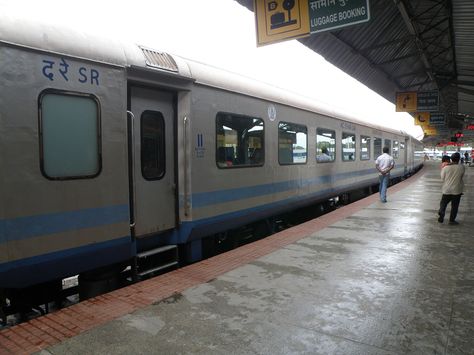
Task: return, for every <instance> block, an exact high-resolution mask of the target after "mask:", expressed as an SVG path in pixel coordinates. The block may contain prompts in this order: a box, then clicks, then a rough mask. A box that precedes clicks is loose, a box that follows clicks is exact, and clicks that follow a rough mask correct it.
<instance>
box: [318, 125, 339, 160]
mask: <svg viewBox="0 0 474 355" xmlns="http://www.w3.org/2000/svg"><path fill="white" fill-rule="evenodd" d="M334 159H336V132H335V131H332V130H330V129H325V128H318V129H317V130H316V161H317V162H318V163H326V162H332V161H334Z"/></svg>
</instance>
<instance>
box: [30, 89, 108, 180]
mask: <svg viewBox="0 0 474 355" xmlns="http://www.w3.org/2000/svg"><path fill="white" fill-rule="evenodd" d="M39 120H40V123H39V135H40V154H41V156H40V159H41V162H40V165H41V171H42V173H43V175H44V176H45V177H47V178H48V179H52V180H66V179H84V178H91V177H94V176H97V175H98V174H99V173H100V169H101V142H100V109H99V102H98V100H97V99H96V98H95V96H93V95H86V94H79V93H71V92H62V91H59V90H51V89H47V90H45V91H43V92H42V93H41V94H40V96H39Z"/></svg>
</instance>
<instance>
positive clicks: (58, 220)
mask: <svg viewBox="0 0 474 355" xmlns="http://www.w3.org/2000/svg"><path fill="white" fill-rule="evenodd" d="M1 17H2V18H1V20H0V63H1V65H0V82H1V85H0V133H1V137H0V177H1V179H0V180H1V184H0V195H1V199H0V304H1V303H2V302H3V303H4V305H5V303H6V302H7V301H6V300H7V299H8V302H10V303H11V302H14V301H15V295H17V294H18V292H17V291H18V289H23V288H26V287H32V286H35V285H36V286H35V287H40V286H38V285H41V284H48V285H49V286H48V287H51V285H52V284H55V283H59V285H60V281H61V280H62V279H64V278H67V277H70V276H72V275H80V276H79V280H81V276H83V278H84V280H88V279H89V280H90V279H91V278H92V279H93V278H94V275H96V276H97V275H100V274H101V273H104V272H105V271H107V272H109V271H110V270H123V269H124V268H126V267H129V269H130V268H131V269H132V271H133V272H134V274H139V273H140V272H141V270H140V268H141V267H143V268H144V269H145V268H146V267H145V266H144V265H145V264H147V263H149V264H150V265H148V266H149V267H148V269H149V270H151V271H153V270H155V271H156V269H157V268H156V267H155V265H154V264H155V262H153V256H157V255H161V253H163V252H164V251H166V250H173V253H174V250H175V248H176V246H180V248H179V249H180V255H181V256H182V260H183V258H184V260H185V261H186V262H193V261H196V260H199V259H201V258H202V247H203V240H204V239H203V238H204V237H207V236H210V235H215V234H216V233H220V232H224V231H226V230H229V229H232V228H236V227H240V226H243V225H249V224H251V223H253V222H255V221H260V220H265V219H268V218H269V217H271V216H275V215H277V214H279V213H283V212H286V211H288V210H292V209H296V208H300V207H303V206H307V205H310V204H314V203H317V202H321V201H324V200H327V199H329V198H332V197H335V196H339V195H341V194H344V193H348V192H350V191H352V190H356V189H361V188H367V187H370V186H372V185H376V184H377V183H378V176H377V173H376V171H375V168H374V160H375V158H376V157H377V156H378V155H379V154H381V151H382V147H383V146H388V147H390V151H391V153H392V155H393V156H394V158H395V162H396V167H395V169H394V171H393V173H392V178H393V179H399V178H402V177H404V176H406V175H408V174H411V173H413V172H414V171H416V170H417V169H418V168H419V167H420V166H421V164H422V161H421V159H420V158H415V157H414V151H415V150H420V149H422V148H421V143H420V142H418V141H416V140H415V139H414V138H412V137H411V136H409V135H407V134H405V133H403V132H400V131H395V130H391V129H386V128H383V127H380V126H374V125H368V124H367V123H363V122H361V121H358V120H356V119H354V118H352V117H348V116H345V115H343V114H340V113H338V112H336V111H334V110H333V109H331V108H329V107H326V106H323V105H320V104H317V103H314V102H313V101H311V100H309V99H306V98H302V97H299V96H296V95H294V94H292V93H288V92H285V91H283V90H280V89H277V88H275V87H273V86H270V85H265V84H263V83H260V82H256V81H253V80H249V79H247V78H243V77H241V76H238V75H235V74H232V73H228V72H225V71H222V70H219V69H216V68H213V67H210V66H206V65H204V64H201V63H197V62H194V61H190V60H185V59H183V58H180V57H177V56H172V55H170V54H167V53H163V52H159V51H156V50H153V49H150V48H145V47H142V46H139V45H133V44H123V43H120V42H118V41H113V40H109V39H106V40H104V39H99V38H95V37H92V36H87V35H85V34H83V33H80V32H74V31H72V30H68V29H66V28H60V29H59V28H54V27H52V26H51V25H47V24H41V23H25V21H23V20H21V19H14V18H11V17H8V16H5V15H2V16H1ZM323 152H326V154H323ZM157 258H158V259H159V257H157ZM144 260H145V261H144ZM104 270H105V271H104ZM91 275H92V276H91ZM79 286H80V285H79ZM40 289H41V288H40Z"/></svg>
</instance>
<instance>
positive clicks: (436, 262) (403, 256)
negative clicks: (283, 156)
mask: <svg viewBox="0 0 474 355" xmlns="http://www.w3.org/2000/svg"><path fill="white" fill-rule="evenodd" d="M473 176H474V167H473V168H467V176H466V182H467V184H466V193H465V195H464V196H463V198H462V200H461V206H460V213H459V216H458V220H459V222H460V225H458V226H450V225H447V224H446V223H445V224H439V223H438V222H437V221H436V210H437V208H438V205H439V199H440V196H441V194H440V186H441V183H440V180H439V167H438V164H437V163H436V164H434V163H433V164H430V162H428V164H427V166H426V167H425V168H424V169H423V170H422V171H421V172H420V173H419V174H417V175H416V176H415V177H412V178H411V179H409V180H407V181H404V182H402V183H400V184H398V185H396V186H394V187H391V188H390V189H389V192H388V200H389V202H388V203H386V204H382V203H380V202H378V196H377V195H372V196H370V197H368V198H366V199H364V200H360V201H358V202H356V203H353V204H351V205H349V206H346V207H344V208H341V209H338V210H336V211H334V212H332V213H330V214H327V215H325V216H323V217H320V218H318V219H315V220H312V221H310V222H307V223H305V224H303V225H300V226H298V227H295V228H292V229H288V230H286V231H283V232H281V233H278V234H275V235H273V236H271V237H269V238H266V239H264V240H261V241H258V242H256V243H253V244H249V245H246V246H244V247H242V248H239V249H236V250H233V251H231V252H228V253H225V254H222V255H219V256H217V257H214V258H211V259H208V260H205V261H202V262H200V263H197V264H194V265H190V266H188V267H185V268H182V269H179V270H176V271H173V272H171V273H168V274H165V275H162V276H159V277H156V278H154V279H151V280H148V281H145V282H142V283H139V284H135V285H132V286H130V287H127V288H124V289H121V290H117V291H114V292H111V293H109V294H106V295H103V296H100V297H97V298H95V299H92V300H88V301H85V302H82V303H80V304H77V305H74V306H71V307H69V308H67V309H63V310H61V311H59V312H55V313H53V314H50V315H47V316H44V317H41V318H37V319H35V320H32V321H30V322H28V323H25V324H22V325H20V326H16V327H12V328H9V329H6V330H3V331H1V332H0V353H10V352H11V353H32V352H40V353H41V354H85V353H88V354H90V353H94V354H152V353H153V354H474V228H473V227H474V220H473V219H474V214H473V204H474V191H473V187H474V183H473V178H472V177H473Z"/></svg>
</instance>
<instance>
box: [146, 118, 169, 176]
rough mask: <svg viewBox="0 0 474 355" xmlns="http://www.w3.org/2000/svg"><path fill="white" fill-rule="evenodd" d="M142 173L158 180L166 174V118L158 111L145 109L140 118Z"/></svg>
mask: <svg viewBox="0 0 474 355" xmlns="http://www.w3.org/2000/svg"><path fill="white" fill-rule="evenodd" d="M140 133H141V135H140V136H141V150H140V160H141V167H142V175H143V177H144V178H145V179H146V180H158V179H161V178H162V177H163V176H164V175H165V167H166V159H165V156H166V155H165V119H164V118H163V114H162V113H161V112H158V111H144V112H143V113H142V116H141V118H140Z"/></svg>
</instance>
